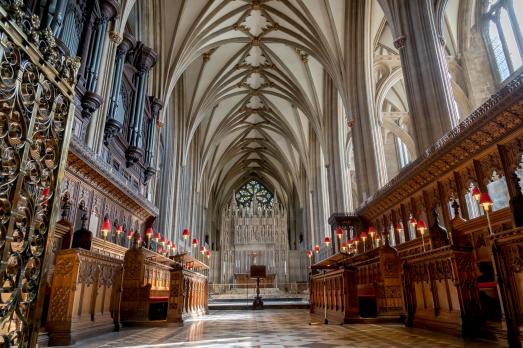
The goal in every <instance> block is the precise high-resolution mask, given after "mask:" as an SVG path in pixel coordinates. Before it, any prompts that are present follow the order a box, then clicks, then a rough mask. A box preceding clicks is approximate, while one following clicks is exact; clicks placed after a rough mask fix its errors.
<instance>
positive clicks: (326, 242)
mask: <svg viewBox="0 0 523 348" xmlns="http://www.w3.org/2000/svg"><path fill="white" fill-rule="evenodd" d="M323 243H325V245H326V246H329V245H330V243H331V239H330V237H325V239H324V240H323Z"/></svg>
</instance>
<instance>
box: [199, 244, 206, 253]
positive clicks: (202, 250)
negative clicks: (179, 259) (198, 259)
mask: <svg viewBox="0 0 523 348" xmlns="http://www.w3.org/2000/svg"><path fill="white" fill-rule="evenodd" d="M200 253H201V254H202V255H203V254H205V247H204V246H203V245H202V246H201V247H200Z"/></svg>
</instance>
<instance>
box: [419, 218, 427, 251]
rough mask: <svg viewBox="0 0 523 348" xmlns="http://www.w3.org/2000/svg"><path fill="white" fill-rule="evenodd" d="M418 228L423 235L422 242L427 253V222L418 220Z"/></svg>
mask: <svg viewBox="0 0 523 348" xmlns="http://www.w3.org/2000/svg"><path fill="white" fill-rule="evenodd" d="M416 228H417V230H418V231H419V233H420V234H421V242H422V244H423V251H425V232H426V231H427V226H426V225H425V221H423V220H418V223H417V224H416Z"/></svg>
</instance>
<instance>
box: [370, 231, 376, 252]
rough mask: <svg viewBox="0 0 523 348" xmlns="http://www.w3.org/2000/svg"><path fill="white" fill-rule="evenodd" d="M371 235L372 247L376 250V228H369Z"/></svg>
mask: <svg viewBox="0 0 523 348" xmlns="http://www.w3.org/2000/svg"><path fill="white" fill-rule="evenodd" d="M369 234H370V246H371V247H373V248H374V235H375V234H376V229H375V228H374V226H372V225H370V226H369Z"/></svg>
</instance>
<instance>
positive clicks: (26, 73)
mask: <svg viewBox="0 0 523 348" xmlns="http://www.w3.org/2000/svg"><path fill="white" fill-rule="evenodd" d="M18 5H19V2H17V1H14V2H12V7H11V8H10V10H11V11H14V12H13V14H15V15H16V16H15V19H16V22H17V23H18V22H20V21H22V20H23V18H25V17H23V16H22V15H21V14H20V13H19V6H18ZM16 6H18V7H16ZM0 15H1V17H5V16H6V13H5V12H4V10H3V9H1V13H0ZM20 16H22V17H20ZM20 23H21V24H23V23H24V22H23V21H22V22H20ZM23 28H24V27H23ZM23 32H24V33H25V32H26V31H25V30H24V31H23ZM42 53H44V52H43V51H42ZM43 57H45V53H44V55H43V56H42V54H40V52H37V51H36V50H35V49H34V46H32V45H28V44H27V42H26V38H25V37H24V36H23V34H21V32H20V30H19V28H16V27H14V26H12V24H11V23H10V22H5V21H4V22H2V23H0V149H1V154H0V254H1V266H0V336H1V337H0V343H2V345H3V346H4V347H9V346H18V347H28V346H34V345H35V343H36V336H37V333H38V328H39V327H38V326H39V322H38V321H39V320H38V317H39V313H38V308H39V306H38V305H37V302H38V301H39V300H41V298H39V296H38V294H39V290H40V288H41V283H42V279H45V277H44V273H45V269H46V268H45V266H44V265H45V263H46V259H47V257H46V255H47V254H48V253H49V252H48V251H49V250H50V249H51V248H50V246H51V243H52V235H53V231H54V224H55V218H56V215H57V214H56V212H57V208H58V205H57V204H55V203H58V201H57V199H56V197H55V194H54V193H55V192H56V188H57V187H59V183H60V180H61V178H62V176H63V170H64V166H65V157H66V156H67V147H68V141H69V138H70V131H71V125H72V123H71V122H70V119H71V118H72V113H73V111H74V105H73V104H72V103H71V99H70V95H71V94H72V86H71V85H70V82H71V81H70V80H69V81H68V80H66V81H64V80H61V79H60V78H58V76H56V70H54V69H50V68H49V66H47V65H41V63H40V62H43V61H44V60H43ZM64 61H65V60H64ZM58 71H60V70H58ZM74 75H76V73H74V74H73V76H74Z"/></svg>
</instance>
